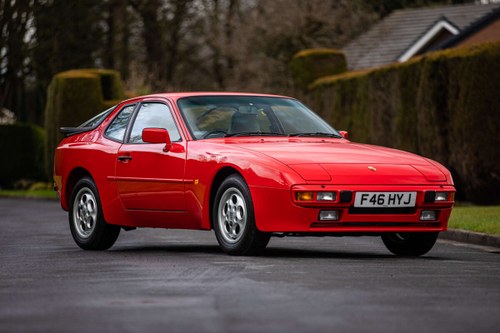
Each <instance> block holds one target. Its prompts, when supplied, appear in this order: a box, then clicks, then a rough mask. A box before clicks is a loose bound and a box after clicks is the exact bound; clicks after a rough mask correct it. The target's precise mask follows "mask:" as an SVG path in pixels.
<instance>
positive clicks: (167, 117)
mask: <svg viewBox="0 0 500 333" xmlns="http://www.w3.org/2000/svg"><path fill="white" fill-rule="evenodd" d="M148 127H155V128H165V129H166V130H167V131H168V134H169V135H170V140H172V142H175V141H180V140H181V136H180V134H179V131H178V130H177V126H175V121H174V118H173V116H172V113H171V112H170V109H169V107H168V106H167V105H165V104H162V103H144V104H142V105H141V108H140V109H139V112H138V113H137V117H136V118H135V121H134V125H133V126H132V132H131V133H130V140H129V143H142V142H144V141H142V130H143V129H145V128H148Z"/></svg>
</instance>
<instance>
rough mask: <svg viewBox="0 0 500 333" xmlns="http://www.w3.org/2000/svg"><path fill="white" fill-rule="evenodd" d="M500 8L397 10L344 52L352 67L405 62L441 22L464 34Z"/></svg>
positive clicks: (474, 5) (493, 5)
mask: <svg viewBox="0 0 500 333" xmlns="http://www.w3.org/2000/svg"><path fill="white" fill-rule="evenodd" d="M499 7H500V4H488V5H479V4H477V5H476V4H468V5H454V6H440V7H426V8H415V9H402V10H396V11H394V12H392V13H391V14H390V15H389V16H387V17H386V18H385V19H383V20H382V21H381V22H379V23H377V24H375V25H374V26H373V27H372V28H371V29H370V30H368V31H367V32H366V33H364V34H363V35H361V36H360V37H359V38H357V39H355V40H353V41H352V42H350V43H349V44H347V45H346V47H345V48H344V49H343V51H344V53H345V55H346V58H347V65H348V68H349V69H350V70H355V69H363V68H370V67H376V66H381V65H385V64H389V63H392V62H395V61H398V59H399V58H402V60H403V59H404V58H405V57H403V56H404V55H405V54H410V53H411V52H409V51H410V50H411V48H412V47H413V46H414V45H415V44H417V43H419V42H421V41H422V40H423V39H425V38H424V37H425V36H426V35H428V34H429V32H430V31H431V30H432V29H435V27H436V24H437V23H438V22H442V21H443V20H446V22H449V23H451V24H452V25H453V26H454V27H456V28H458V29H459V30H460V31H463V30H465V29H467V28H468V27H469V26H470V25H472V24H473V23H474V22H476V21H478V20H480V19H481V18H482V17H484V16H485V15H488V14H489V13H491V12H492V11H494V10H495V9H497V8H499Z"/></svg>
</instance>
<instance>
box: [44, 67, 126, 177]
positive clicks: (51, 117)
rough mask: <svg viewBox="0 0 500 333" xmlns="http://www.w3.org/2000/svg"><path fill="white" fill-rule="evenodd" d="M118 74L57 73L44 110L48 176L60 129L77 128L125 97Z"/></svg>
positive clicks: (104, 71) (93, 71) (101, 71)
mask: <svg viewBox="0 0 500 333" xmlns="http://www.w3.org/2000/svg"><path fill="white" fill-rule="evenodd" d="M124 95H125V94H124V88H123V84H122V81H121V79H120V74H119V73H118V72H117V71H114V70H109V69H78V70H70V71H66V72H62V73H59V74H56V75H55V76H54V77H53V78H52V81H51V83H50V85H49V88H48V92H47V105H46V107H45V130H46V133H47V135H46V161H47V172H48V173H49V176H50V175H51V174H52V170H53V156H54V150H55V148H56V147H57V145H58V143H59V141H61V139H62V135H61V134H60V133H59V128H60V127H71V126H78V125H80V124H82V123H83V122H84V121H86V120H88V119H90V118H92V116H94V115H96V114H97V113H99V112H100V111H103V110H105V109H107V108H109V107H110V106H112V105H114V104H116V103H117V102H118V101H119V100H122V99H124V98H125V96H124Z"/></svg>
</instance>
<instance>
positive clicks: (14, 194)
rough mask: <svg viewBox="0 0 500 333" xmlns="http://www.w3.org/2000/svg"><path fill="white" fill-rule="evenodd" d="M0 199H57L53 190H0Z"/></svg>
mask: <svg viewBox="0 0 500 333" xmlns="http://www.w3.org/2000/svg"><path fill="white" fill-rule="evenodd" d="M0 197H7V198H29V199H57V193H56V192H55V191H54V190H49V189H40V190H0Z"/></svg>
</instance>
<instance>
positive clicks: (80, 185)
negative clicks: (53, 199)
mask: <svg viewBox="0 0 500 333" xmlns="http://www.w3.org/2000/svg"><path fill="white" fill-rule="evenodd" d="M69 227H70V230H71V235H72V236H73V239H74V240H75V242H76V244H77V245H78V246H79V247H81V248H82V249H84V250H107V249H109V248H110V247H111V246H113V244H114V243H115V241H116V239H117V238H118V235H119V233H120V227H119V226H116V225H111V224H108V223H106V221H104V216H103V213H102V206H101V200H100V198H99V192H98V191H97V187H96V186H95V183H94V181H93V180H92V179H91V178H89V177H84V178H82V179H80V180H79V181H78V182H77V183H76V185H75V187H74V189H73V192H72V194H71V206H70V209H69Z"/></svg>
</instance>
